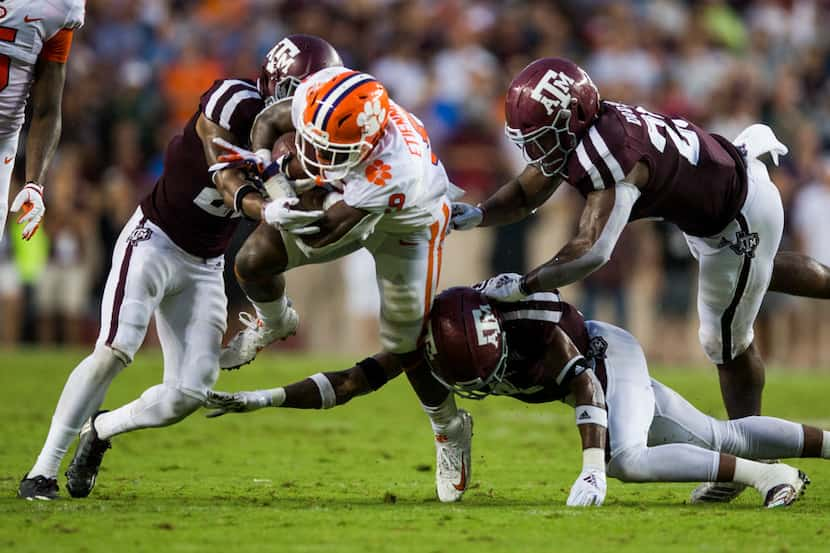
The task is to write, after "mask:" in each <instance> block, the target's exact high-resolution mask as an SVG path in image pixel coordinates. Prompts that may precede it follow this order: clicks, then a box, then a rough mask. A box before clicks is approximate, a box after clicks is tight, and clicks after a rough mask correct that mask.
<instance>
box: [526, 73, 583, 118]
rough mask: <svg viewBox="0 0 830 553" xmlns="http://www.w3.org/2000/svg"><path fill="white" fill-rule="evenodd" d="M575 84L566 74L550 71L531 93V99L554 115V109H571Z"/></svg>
mask: <svg viewBox="0 0 830 553" xmlns="http://www.w3.org/2000/svg"><path fill="white" fill-rule="evenodd" d="M573 84H574V80H573V79H572V78H570V77H569V76H568V75H566V74H565V73H562V72H560V71H554V70H553V69H548V70H547V71H546V72H545V75H544V76H543V77H542V78H541V79H539V82H538V83H537V84H536V86H535V87H534V88H533V90H532V91H531V93H530V97H531V98H533V99H534V100H536V101H537V102H539V103H540V104H542V105H543V106H545V110H546V111H547V113H548V115H552V114H553V111H554V108H568V107H570V105H571V101H572V97H571V93H570V89H571V85H573Z"/></svg>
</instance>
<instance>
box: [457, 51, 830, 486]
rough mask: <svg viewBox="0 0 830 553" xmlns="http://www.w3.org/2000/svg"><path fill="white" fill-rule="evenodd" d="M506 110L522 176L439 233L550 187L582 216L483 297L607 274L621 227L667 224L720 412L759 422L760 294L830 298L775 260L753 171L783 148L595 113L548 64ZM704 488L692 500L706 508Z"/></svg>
mask: <svg viewBox="0 0 830 553" xmlns="http://www.w3.org/2000/svg"><path fill="white" fill-rule="evenodd" d="M505 109H506V119H507V124H506V132H507V135H508V137H509V138H510V139H511V140H512V141H513V142H514V143H515V144H516V145H517V146H519V147H520V148H521V149H522V151H523V153H524V155H525V158H526V159H527V161H528V166H527V168H526V169H525V170H524V171H523V172H522V173H521V174H520V175H519V176H518V177H516V178H515V179H513V180H511V181H510V182H508V183H507V184H506V185H504V186H503V187H502V188H501V189H499V190H498V191H497V192H495V193H494V194H493V195H492V196H491V197H490V198H488V199H487V200H485V201H484V202H483V203H481V204H480V205H478V206H472V205H469V204H464V203H457V204H455V205H454V207H453V222H452V223H451V228H454V229H457V230H467V229H471V228H474V227H477V226H494V225H506V224H510V223H513V222H515V221H518V220H520V219H522V218H524V217H527V216H528V215H529V214H530V213H532V212H533V210H535V209H536V208H537V207H538V206H540V205H542V204H543V203H544V202H545V201H546V200H547V199H548V198H549V197H550V196H551V194H553V192H554V191H555V190H556V189H557V187H558V186H559V185H560V184H561V183H562V182H568V183H569V184H570V185H571V186H573V187H575V188H576V189H577V190H578V191H579V192H580V193H581V194H582V195H583V196H584V197H585V207H584V208H583V211H582V214H581V217H580V221H579V228H578V231H577V234H576V236H575V237H574V238H573V239H571V241H570V242H568V243H567V244H566V245H565V246H564V247H563V248H562V249H561V250H560V251H559V252H558V253H557V254H556V255H554V256H553V258H552V259H551V260H550V261H548V262H546V263H544V264H543V265H541V266H539V267H537V268H535V269H533V270H532V271H530V272H529V273H527V274H526V275H499V276H496V277H493V278H492V279H490V280H489V281H488V283H487V285H486V286H485V288H484V293H485V294H486V295H487V296H489V297H491V298H493V299H497V300H501V301H516V300H519V299H521V298H523V297H525V296H526V295H527V294H529V293H533V292H539V291H544V290H552V289H555V288H558V287H561V286H564V285H566V284H569V283H572V282H575V281H578V280H580V279H582V278H584V277H586V276H587V275H589V274H590V273H591V272H593V271H595V270H597V269H599V268H600V267H602V265H604V264H605V263H606V262H607V261H608V259H609V258H610V256H611V253H612V252H613V250H614V246H615V244H616V242H617V239H618V238H619V236H620V233H621V232H622V230H623V227H624V226H625V225H626V223H628V221H631V220H635V219H642V218H652V217H653V218H661V219H664V220H666V221H669V222H672V223H674V224H676V225H677V226H678V227H679V228H680V229H681V230H682V231H683V232H684V233H685V235H686V239H687V242H688V244H689V247H690V249H691V252H692V254H693V255H694V257H695V258H696V259H697V260H698V262H699V264H700V273H699V285H698V314H699V318H700V332H699V335H700V341H701V344H702V345H703V349H704V351H705V352H706V355H707V356H708V357H709V359H710V360H711V361H712V362H713V363H714V364H716V365H717V367H718V369H719V375H720V383H721V392H722V395H723V400H724V403H725V405H726V409H727V412H728V414H729V416H730V417H731V418H738V417H744V416H749V415H758V414H760V412H761V396H762V391H763V387H764V365H763V361H762V360H761V356H760V354H759V352H758V350H757V348H756V347H755V345H754V343H753V328H752V327H753V323H754V321H755V318H756V316H757V314H758V310H759V309H760V306H761V301H762V299H763V297H764V294H765V293H766V292H767V290H768V289H769V290H773V291H778V292H785V293H789V294H795V295H802V296H809V297H821V298H828V297H830V269H828V268H827V267H824V266H822V265H820V264H819V263H817V262H815V261H814V260H812V259H810V258H807V257H805V256H802V255H800V254H796V253H793V252H782V253H778V247H779V243H780V240H781V233H782V228H783V222H784V212H783V209H782V205H781V197H780V195H779V193H778V190H777V188H776V187H775V184H774V183H773V182H772V181H771V180H770V178H769V174H768V172H767V169H766V167H765V166H764V164H763V163H762V162H761V161H759V159H758V158H759V157H760V156H762V155H765V154H769V155H770V157H771V158H772V160H773V162H775V163H777V162H778V156H779V155H783V154H786V153H787V148H786V147H785V146H784V145H783V144H781V143H780V142H779V141H778V140H777V139H776V138H775V135H774V134H773V133H772V131H771V130H770V129H769V127H766V126H764V125H752V126H750V127H748V128H747V129H745V130H744V131H743V132H742V133H741V134H740V135H739V136H738V137H737V138H736V139H735V140H734V142H730V141H729V140H727V139H726V138H724V137H721V136H718V135H716V134H711V133H708V132H706V131H704V130H702V129H701V128H699V127H697V126H696V125H694V124H693V123H690V122H689V121H687V120H685V119H682V118H679V117H674V118H673V117H668V116H664V115H661V114H659V113H654V112H651V111H649V110H647V109H645V108H643V107H641V106H630V105H625V104H620V103H615V102H610V101H603V100H602V99H601V98H600V95H599V92H598V90H597V88H596V86H594V83H593V82H592V81H591V79H590V77H589V76H588V74H587V73H585V71H583V70H582V69H581V68H580V67H578V66H577V65H575V64H574V63H572V62H570V61H568V60H565V59H559V58H544V59H540V60H537V61H535V62H533V63H531V64H530V65H528V66H527V67H526V68H525V69H523V70H522V71H521V72H520V73H519V74H518V75H517V76H516V78H515V79H514V80H513V82H512V83H511V85H510V88H509V90H508V92H507V97H506V101H505ZM710 488H711V487H705V488H699V489H698V490H697V492H696V494H695V495H694V496H693V499H715V497H714V496H713V495H712V493H717V491H713V492H712V493H709V491H707V490H709V489H710ZM722 489H723V488H722V487H720V488H718V491H722ZM719 497H722V498H724V499H730V498H731V497H734V494H730V493H727V494H725V495H721V496H719Z"/></svg>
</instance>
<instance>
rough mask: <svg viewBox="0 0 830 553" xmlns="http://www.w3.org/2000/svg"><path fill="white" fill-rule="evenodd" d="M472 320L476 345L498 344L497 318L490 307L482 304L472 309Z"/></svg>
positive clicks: (498, 328)
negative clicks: (474, 326)
mask: <svg viewBox="0 0 830 553" xmlns="http://www.w3.org/2000/svg"><path fill="white" fill-rule="evenodd" d="M473 322H474V323H475V325H476V339H477V341H478V345H480V346H483V345H486V344H491V345H494V346H496V347H498V346H499V330H500V327H499V320H498V319H497V318H496V316H495V315H494V314H493V308H492V307H490V306H489V305H482V306H481V307H480V308H479V309H473Z"/></svg>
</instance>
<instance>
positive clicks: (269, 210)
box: [262, 198, 325, 235]
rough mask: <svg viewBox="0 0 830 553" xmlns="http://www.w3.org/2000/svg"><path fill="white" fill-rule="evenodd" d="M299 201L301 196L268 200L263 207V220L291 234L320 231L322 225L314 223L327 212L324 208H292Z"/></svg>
mask: <svg viewBox="0 0 830 553" xmlns="http://www.w3.org/2000/svg"><path fill="white" fill-rule="evenodd" d="M299 202H300V199H299V198H285V199H282V200H274V201H273V202H268V203H267V204H265V206H264V207H263V208H262V220H263V221H265V222H266V223H268V224H269V225H272V226H274V227H277V228H278V229H282V230H285V231H287V232H290V233H291V234H298V235H303V234H317V233H318V232H320V227H319V226H314V225H312V223H314V222H315V221H317V220H318V219H320V217H322V216H323V214H324V213H325V212H324V211H322V210H313V211H300V210H298V209H291V208H292V207H293V206H295V205H297V204H298V203H299ZM309 225H311V226H309Z"/></svg>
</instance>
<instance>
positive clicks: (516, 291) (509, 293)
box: [473, 273, 527, 301]
mask: <svg viewBox="0 0 830 553" xmlns="http://www.w3.org/2000/svg"><path fill="white" fill-rule="evenodd" d="M522 278H524V277H522V275H520V274H517V273H502V274H500V275H496V276H494V277H492V278H488V279H487V280H485V281H482V282H479V283H478V284H475V285H474V286H473V288H475V289H476V290H478V291H479V292H481V293H482V294H484V295H485V296H487V297H488V298H490V299H491V300H496V301H519V300H522V299H524V298H526V297H527V293H526V292H525V291H524V290H522Z"/></svg>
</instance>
